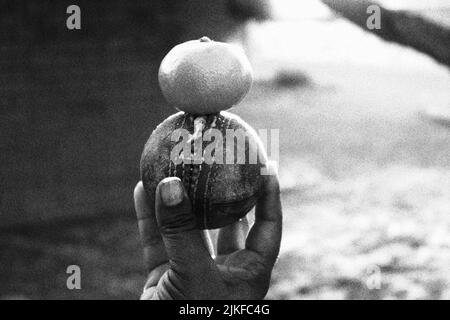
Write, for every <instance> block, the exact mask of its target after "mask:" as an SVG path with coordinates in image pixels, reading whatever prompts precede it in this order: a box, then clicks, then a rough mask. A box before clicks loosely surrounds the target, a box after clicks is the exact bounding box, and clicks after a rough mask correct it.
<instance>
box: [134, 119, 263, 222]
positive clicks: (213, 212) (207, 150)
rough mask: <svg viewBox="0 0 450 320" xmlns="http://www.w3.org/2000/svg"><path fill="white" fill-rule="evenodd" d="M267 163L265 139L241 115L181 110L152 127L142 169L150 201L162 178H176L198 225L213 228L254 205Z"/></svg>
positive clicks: (141, 165) (152, 199) (231, 220)
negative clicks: (263, 142) (182, 186)
mask: <svg viewBox="0 0 450 320" xmlns="http://www.w3.org/2000/svg"><path fill="white" fill-rule="evenodd" d="M230 152H231V153H230ZM266 164H267V155H266V151H265V149H264V147H263V145H262V142H261V140H260V139H259V137H258V135H257V134H256V132H255V131H254V129H253V128H252V127H251V126H250V125H248V124H247V123H246V122H245V121H243V120H242V119H241V118H239V117H238V116H236V115H234V114H232V113H229V112H226V111H222V112H220V113H216V114H210V115H204V116H201V117H199V116H194V115H192V114H190V113H185V112H178V113H176V114H174V115H172V116H170V117H169V118H167V119H166V120H164V121H163V122H162V123H161V124H159V125H158V127H157V128H156V129H155V130H154V131H153V133H152V134H151V136H150V138H149V139H148V141H147V143H146V145H145V147H144V151H143V153H142V157H141V163H140V167H141V177H142V182H143V185H144V189H145V190H146V193H147V195H148V197H149V199H150V203H152V204H154V203H155V191H156V187H157V185H158V183H159V182H160V181H161V180H162V179H164V178H166V177H178V178H180V180H181V181H182V182H183V185H184V188H185V190H186V192H187V193H188V195H189V198H190V201H191V205H192V208H193V212H194V214H195V216H196V220H197V224H198V227H199V228H200V229H215V228H221V227H224V226H226V225H228V224H231V223H233V222H235V221H237V220H239V219H240V218H242V217H244V216H245V215H246V214H247V213H248V212H249V211H250V210H251V209H252V208H253V207H254V206H255V204H256V201H257V199H258V197H259V196H260V190H261V187H262V177H263V176H262V174H263V170H262V169H263V168H264V166H265V165H266ZM152 209H153V208H152Z"/></svg>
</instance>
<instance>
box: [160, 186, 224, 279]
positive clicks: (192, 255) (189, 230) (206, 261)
mask: <svg viewBox="0 0 450 320" xmlns="http://www.w3.org/2000/svg"><path fill="white" fill-rule="evenodd" d="M155 200H156V201H155V210H156V220H157V223H158V227H159V231H160V233H161V236H162V238H163V242H164V246H165V248H166V252H167V255H168V257H169V260H170V266H171V268H172V269H174V271H176V274H179V275H180V277H181V278H185V279H189V278H190V279H192V278H195V277H196V276H197V275H200V274H205V273H207V272H208V271H211V270H212V269H214V268H215V265H214V261H213V260H212V258H211V256H210V254H209V251H208V249H207V248H206V246H205V243H204V241H203V238H202V236H201V231H200V230H199V229H198V227H197V222H196V218H195V215H194V213H193V212H192V206H191V202H190V200H189V198H188V195H187V193H186V191H185V190H184V188H183V184H182V183H181V180H180V179H179V178H176V177H169V178H165V179H163V180H162V181H161V182H160V183H159V184H158V187H157V188H156V197H155Z"/></svg>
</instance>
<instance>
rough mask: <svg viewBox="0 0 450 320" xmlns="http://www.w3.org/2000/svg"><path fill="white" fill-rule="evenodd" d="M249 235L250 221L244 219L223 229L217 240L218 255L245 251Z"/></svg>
mask: <svg viewBox="0 0 450 320" xmlns="http://www.w3.org/2000/svg"><path fill="white" fill-rule="evenodd" d="M247 234H248V220H247V218H246V217H244V218H242V219H241V220H239V221H238V222H236V223H233V224H230V225H228V226H225V227H223V228H222V229H220V231H219V235H218V239H217V254H218V255H226V254H230V253H233V252H235V251H237V250H241V249H244V247H245V239H246V238H247Z"/></svg>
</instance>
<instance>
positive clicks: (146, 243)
mask: <svg viewBox="0 0 450 320" xmlns="http://www.w3.org/2000/svg"><path fill="white" fill-rule="evenodd" d="M134 206H135V209H136V215H137V219H138V227H139V234H140V237H141V242H142V246H143V247H144V263H145V266H146V267H147V269H148V271H150V270H152V269H154V268H155V267H157V266H159V265H161V264H163V263H165V262H167V261H169V259H168V257H167V254H166V250H165V248H164V243H163V241H162V238H161V234H160V233H159V230H158V224H157V223H156V217H155V214H154V210H151V209H150V208H151V207H150V203H149V200H148V197H147V194H146V193H145V190H144V186H143V185H142V181H139V182H138V184H137V185H136V187H135V189H134Z"/></svg>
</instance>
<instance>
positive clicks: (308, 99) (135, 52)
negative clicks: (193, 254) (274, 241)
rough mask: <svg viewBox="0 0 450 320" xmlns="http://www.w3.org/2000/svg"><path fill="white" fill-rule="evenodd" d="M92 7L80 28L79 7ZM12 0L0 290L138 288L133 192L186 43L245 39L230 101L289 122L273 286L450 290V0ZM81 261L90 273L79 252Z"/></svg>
mask: <svg viewBox="0 0 450 320" xmlns="http://www.w3.org/2000/svg"><path fill="white" fill-rule="evenodd" d="M71 4H76V5H78V6H79V7H80V8H81V30H68V29H67V28H66V19H67V18H68V16H69V15H68V14H67V13H66V9H67V7H68V6H69V5H71ZM370 4H372V3H370V2H368V1H363V0H359V1H358V0H335V1H333V0H323V1H320V0H302V1H298V0H276V1H274V0H272V1H270V0H215V1H201V0H190V1H175V0H152V1H144V0H140V1H133V2H131V1H105V0H102V1H95V2H94V1H86V0H79V1H77V2H76V3H72V2H69V1H65V0H63V1H54V0H53V1H50V0H39V1H38V0H31V1H25V0H23V1H2V2H1V4H0V71H1V72H0V181H1V184H0V298H3V299H17V298H19V299H20V298H23V299H137V298H138V297H139V295H140V293H141V290H142V287H143V284H144V281H145V277H146V274H145V270H144V266H143V261H142V252H141V246H140V243H139V239H138V230H137V223H136V221H135V216H134V209H133V199H132V191H133V188H134V186H135V184H136V182H137V181H138V180H139V160H140V154H141V152H142V148H143V145H144V143H145V141H146V140H147V138H148V136H149V135H150V133H151V132H152V130H153V129H154V128H155V126H156V125H157V124H158V123H160V122H161V121H162V120H163V119H164V118H166V117H167V116H168V115H170V114H172V113H174V110H173V109H172V108H170V107H168V106H167V104H166V103H165V101H164V100H163V98H162V95H161V93H160V91H159V87H158V82H157V71H158V67H159V63H160V61H161V59H162V57H163V56H164V55H165V54H166V53H167V52H168V50H170V48H172V47H173V46H174V45H175V44H177V43H180V42H183V41H186V40H190V39H196V38H200V37H201V36H204V35H206V36H209V37H211V38H212V39H215V40H221V41H230V42H236V43H239V44H241V45H242V46H243V47H244V49H245V50H246V52H247V54H248V56H249V58H250V60H251V62H252V65H253V67H254V70H255V83H254V86H253V88H252V90H251V91H250V93H249V95H248V96H247V97H246V98H245V100H244V101H243V102H242V103H241V104H239V105H238V106H236V107H235V108H233V112H235V113H237V114H239V115H240V116H242V117H243V118H244V119H245V120H246V121H247V122H248V123H250V124H251V125H252V126H253V127H254V128H255V129H280V170H279V173H280V182H281V188H282V203H283V210H284V215H285V223H284V235H283V241H282V247H281V254H280V258H279V261H278V263H277V265H276V267H275V269H274V273H273V279H272V285H271V289H270V291H269V294H268V298H270V299H314V298H318V299H450V273H449V272H448V271H449V269H450V73H449V69H448V68H449V66H450V57H449V54H450V43H449V41H450V31H449V28H450V4H449V2H448V1H447V0H434V1H432V0H429V1H420V0H408V1H406V0H383V1H381V0H379V1H377V4H378V5H380V6H381V7H380V8H381V29H379V30H369V29H368V28H367V26H366V20H367V18H368V17H369V16H370V14H368V13H367V11H366V9H367V7H368V6H369V5H370ZM69 265H78V266H80V268H81V286H82V289H81V290H68V289H67V286H66V280H67V277H68V276H69V275H68V274H67V273H66V269H67V267H68V266H69Z"/></svg>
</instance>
